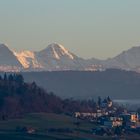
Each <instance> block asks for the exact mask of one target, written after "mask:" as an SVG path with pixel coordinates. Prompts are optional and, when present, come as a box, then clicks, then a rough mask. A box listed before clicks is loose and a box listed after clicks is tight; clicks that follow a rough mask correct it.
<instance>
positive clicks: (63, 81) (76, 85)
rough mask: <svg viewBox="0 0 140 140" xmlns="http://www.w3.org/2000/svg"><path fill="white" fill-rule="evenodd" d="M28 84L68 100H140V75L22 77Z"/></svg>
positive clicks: (118, 72)
mask: <svg viewBox="0 0 140 140" xmlns="http://www.w3.org/2000/svg"><path fill="white" fill-rule="evenodd" d="M23 76H24V78H25V81H28V82H32V81H35V82H36V83H37V84H38V85H39V86H41V87H43V88H45V89H47V91H53V92H54V93H55V94H56V95H58V96H61V97H64V98H68V97H74V98H84V99H87V98H91V97H97V96H99V95H100V96H103V97H106V96H110V97H111V98H113V99H137V98H139V99H140V93H139V92H140V74H138V73H136V72H131V71H123V70H115V69H109V70H106V71H102V72H99V71H97V72H89V71H83V72H82V71H81V72H80V71H61V72H29V73H23Z"/></svg>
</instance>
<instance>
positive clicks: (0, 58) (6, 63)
mask: <svg viewBox="0 0 140 140" xmlns="http://www.w3.org/2000/svg"><path fill="white" fill-rule="evenodd" d="M20 70H22V64H21V63H20V62H19V61H18V59H17V57H16V56H15V55H14V53H13V52H12V51H11V50H9V48H8V47H7V46H6V45H5V44H0V71H20Z"/></svg>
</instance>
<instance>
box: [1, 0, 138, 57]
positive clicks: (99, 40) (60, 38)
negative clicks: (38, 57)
mask: <svg viewBox="0 0 140 140" xmlns="http://www.w3.org/2000/svg"><path fill="white" fill-rule="evenodd" d="M0 42H1V43H6V44H8V45H9V48H11V49H15V50H24V49H25V50H26V49H29V50H36V51H38V50H41V49H43V48H45V47H46V46H47V45H48V44H49V43H52V42H58V43H60V44H62V45H64V46H65V47H66V48H67V49H69V50H70V51H72V52H74V53H75V54H77V55H79V56H82V57H85V58H90V57H97V58H107V57H112V56H115V55H117V54H118V53H120V52H121V51H122V50H126V49H128V48H131V47H132V46H137V45H140V0H0Z"/></svg>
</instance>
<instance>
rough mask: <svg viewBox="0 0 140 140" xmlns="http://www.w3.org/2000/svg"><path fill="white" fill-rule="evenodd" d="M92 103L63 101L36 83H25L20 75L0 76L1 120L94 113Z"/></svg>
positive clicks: (93, 103) (94, 106)
mask: <svg viewBox="0 0 140 140" xmlns="http://www.w3.org/2000/svg"><path fill="white" fill-rule="evenodd" d="M91 101H92V100H91ZM91 101H87V100H83V101H79V100H73V99H65V100H64V99H61V98H60V97H58V96H56V95H55V94H54V93H52V92H47V91H45V90H43V89H42V88H40V87H39V86H37V85H36V83H35V82H31V83H26V82H24V79H23V77H22V75H20V74H8V75H7V74H4V76H3V77H1V76H0V120H1V119H2V120H5V119H7V118H17V117H21V116H23V115H24V114H27V113H36V112H37V113H39V112H47V113H57V114H61V113H65V114H73V113H74V112H76V111H93V110H95V109H96V105H95V102H94V101H92V102H91Z"/></svg>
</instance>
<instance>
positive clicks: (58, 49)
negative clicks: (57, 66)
mask: <svg viewBox="0 0 140 140" xmlns="http://www.w3.org/2000/svg"><path fill="white" fill-rule="evenodd" d="M41 52H47V53H48V55H50V56H52V57H54V58H55V59H60V58H61V57H62V56H66V57H69V58H70V59H74V56H73V55H72V54H71V53H70V52H69V51H68V50H67V49H66V48H65V47H64V46H62V45H60V44H57V43H52V44H50V45H48V47H47V48H46V49H45V50H42V51H41Z"/></svg>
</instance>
